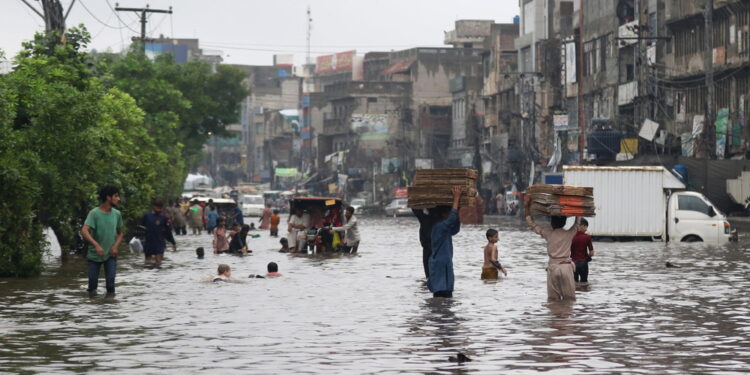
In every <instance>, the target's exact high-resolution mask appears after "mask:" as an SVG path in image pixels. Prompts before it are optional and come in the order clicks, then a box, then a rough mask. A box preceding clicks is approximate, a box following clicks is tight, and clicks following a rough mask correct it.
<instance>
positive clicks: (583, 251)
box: [570, 219, 594, 283]
mask: <svg viewBox="0 0 750 375" xmlns="http://www.w3.org/2000/svg"><path fill="white" fill-rule="evenodd" d="M587 229H589V222H588V221H586V219H581V224H580V225H579V226H578V233H576V235H575V236H574V237H573V242H571V244H570V258H571V259H572V260H573V263H575V265H576V270H575V272H573V279H574V280H575V281H576V282H578V281H580V282H582V283H586V282H588V281H589V261H590V260H591V257H593V256H594V245H593V244H592V243H591V236H589V235H588V234H586V230H587Z"/></svg>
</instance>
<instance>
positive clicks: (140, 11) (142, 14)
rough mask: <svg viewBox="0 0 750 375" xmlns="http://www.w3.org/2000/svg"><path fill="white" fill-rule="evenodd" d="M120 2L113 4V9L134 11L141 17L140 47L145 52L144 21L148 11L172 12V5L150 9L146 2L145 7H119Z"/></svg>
mask: <svg viewBox="0 0 750 375" xmlns="http://www.w3.org/2000/svg"><path fill="white" fill-rule="evenodd" d="M119 5H120V4H115V10H116V11H118V12H136V13H138V14H139V15H140V17H141V47H142V48H143V52H144V53H145V52H146V23H147V22H148V19H147V15H148V13H167V14H172V7H171V6H170V7H169V9H168V10H166V9H151V8H149V7H148V4H147V5H146V7H145V8H121V7H120V6H119Z"/></svg>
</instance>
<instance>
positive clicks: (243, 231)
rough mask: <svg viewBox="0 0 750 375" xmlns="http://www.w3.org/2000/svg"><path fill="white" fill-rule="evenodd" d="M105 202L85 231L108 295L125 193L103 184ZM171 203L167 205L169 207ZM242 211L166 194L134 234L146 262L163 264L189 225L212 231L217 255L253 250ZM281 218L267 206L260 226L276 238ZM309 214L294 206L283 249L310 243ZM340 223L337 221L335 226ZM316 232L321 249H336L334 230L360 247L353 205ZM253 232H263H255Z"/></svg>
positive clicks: (94, 280) (200, 251)
mask: <svg viewBox="0 0 750 375" xmlns="http://www.w3.org/2000/svg"><path fill="white" fill-rule="evenodd" d="M98 195H99V199H100V205H99V206H97V207H95V208H93V209H91V211H89V213H88V215H87V217H86V220H85V222H84V225H83V227H82V230H81V233H82V235H83V237H84V239H85V240H86V241H87V242H88V244H89V246H88V250H87V254H86V258H87V261H88V278H89V283H88V288H87V290H88V291H89V293H91V294H95V293H96V290H97V287H98V279H99V274H100V272H101V269H102V268H104V274H105V280H106V290H107V293H108V294H114V293H115V276H116V272H117V253H118V249H119V247H120V245H121V243H122V241H123V238H124V235H125V224H124V222H123V219H122V214H121V213H120V211H119V210H118V209H117V206H118V204H119V203H120V192H119V189H118V188H117V187H115V186H104V187H102V188H101V189H100V190H99V194H98ZM165 206H166V207H165ZM329 211H331V212H328V211H327V212H326V215H333V216H338V207H337V208H336V210H329ZM244 219H245V218H244V217H243V215H242V211H241V210H240V208H239V207H238V206H236V205H235V206H234V207H232V208H230V209H228V210H225V211H223V212H222V211H221V210H219V209H218V207H216V206H215V205H214V204H213V200H212V199H208V200H207V201H206V202H203V201H201V200H197V199H194V200H192V201H191V200H188V199H175V200H170V201H169V202H168V203H167V204H166V205H165V203H164V201H163V200H162V199H158V198H157V199H154V200H153V201H152V207H151V210H149V211H148V212H146V213H144V214H143V215H142V216H141V217H140V219H139V220H138V221H137V223H136V224H137V229H136V231H135V236H134V238H136V239H138V241H137V243H138V246H139V247H140V248H141V250H142V251H143V255H144V258H145V262H146V263H147V264H153V265H154V266H155V267H159V266H160V264H161V262H162V261H163V259H164V252H165V250H166V248H167V243H169V244H171V246H172V250H173V251H177V242H176V241H175V235H187V227H190V229H191V231H192V233H193V234H194V235H200V234H202V233H203V231H204V230H205V231H207V233H208V234H210V235H211V237H212V247H213V252H214V254H223V253H226V254H236V255H247V254H249V253H252V250H250V247H249V245H248V236H249V233H250V231H252V230H254V229H255V225H254V223H250V224H245V223H244ZM280 222H281V218H280V216H279V210H277V209H273V210H272V209H271V206H270V205H269V206H266V208H265V210H264V211H263V213H262V214H261V216H260V218H259V221H258V223H259V229H263V230H268V231H269V235H270V236H271V237H278V235H279V224H280ZM312 222H313V221H312V220H310V215H309V213H306V212H305V211H304V210H303V209H302V207H296V208H295V214H294V215H290V216H289V219H288V220H287V223H288V231H289V233H288V235H287V237H285V238H282V239H281V240H280V242H281V244H282V248H281V250H280V251H282V252H299V251H302V250H303V249H304V248H305V247H306V246H307V245H308V244H307V241H308V239H307V231H309V230H311V229H313V227H311V225H312V224H313V223H312ZM333 224H338V225H333ZM316 233H317V235H316V236H314V239H313V246H317V248H318V249H319V250H326V249H328V250H332V249H333V248H334V247H333V246H332V245H331V243H332V241H331V240H330V238H332V237H334V236H333V233H340V234H341V236H338V237H339V238H340V241H339V245H338V247H339V248H341V249H342V250H344V251H347V252H352V253H353V252H356V251H357V249H358V247H359V241H360V239H359V230H358V227H357V218H356V217H355V216H354V210H353V209H352V208H351V207H348V208H347V210H346V213H345V215H344V220H343V221H342V220H341V219H340V218H338V219H337V220H335V221H334V220H327V221H326V222H325V223H324V225H321V226H319V228H318V229H317V232H316ZM251 237H259V235H257V234H256V235H252V236H251ZM196 255H197V256H198V258H199V259H203V257H204V255H205V250H204V248H203V247H199V248H197V249H196ZM224 266H225V265H221V266H220V267H219V270H218V273H217V276H216V278H215V279H222V280H224V279H229V277H230V276H229V275H230V270H229V267H228V266H226V267H224ZM280 275H281V274H280V273H278V265H277V264H275V263H271V264H269V265H268V274H267V275H266V277H276V276H280Z"/></svg>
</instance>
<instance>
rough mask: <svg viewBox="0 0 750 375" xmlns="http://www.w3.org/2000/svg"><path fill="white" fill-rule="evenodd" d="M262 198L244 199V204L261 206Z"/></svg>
mask: <svg viewBox="0 0 750 375" xmlns="http://www.w3.org/2000/svg"><path fill="white" fill-rule="evenodd" d="M263 203H265V202H264V201H263V198H262V197H245V204H263Z"/></svg>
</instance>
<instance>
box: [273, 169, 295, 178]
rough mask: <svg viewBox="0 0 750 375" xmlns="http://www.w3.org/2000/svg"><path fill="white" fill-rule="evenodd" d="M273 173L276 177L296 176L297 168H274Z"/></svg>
mask: <svg viewBox="0 0 750 375" xmlns="http://www.w3.org/2000/svg"><path fill="white" fill-rule="evenodd" d="M274 174H275V175H276V177H296V176H297V168H276V169H275V170H274Z"/></svg>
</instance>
